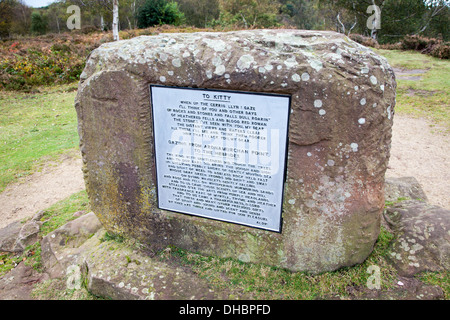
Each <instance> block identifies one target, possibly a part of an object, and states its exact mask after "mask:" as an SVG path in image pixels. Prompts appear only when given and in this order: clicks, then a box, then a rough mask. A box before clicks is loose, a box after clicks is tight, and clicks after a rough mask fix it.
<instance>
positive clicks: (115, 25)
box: [112, 0, 120, 41]
mask: <svg viewBox="0 0 450 320" xmlns="http://www.w3.org/2000/svg"><path fill="white" fill-rule="evenodd" d="M112 29H113V39H114V41H119V40H120V39H119V0H113V24H112Z"/></svg>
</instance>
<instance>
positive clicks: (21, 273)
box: [0, 262, 48, 300]
mask: <svg viewBox="0 0 450 320" xmlns="http://www.w3.org/2000/svg"><path fill="white" fill-rule="evenodd" d="M47 279H48V275H47V274H45V273H44V274H39V273H37V272H36V271H35V270H33V268H32V267H30V266H27V265H25V263H23V262H21V263H19V264H18V265H17V267H15V268H14V269H12V270H11V271H9V272H8V273H7V274H5V275H3V277H0V300H32V297H31V290H32V289H33V284H35V283H38V282H41V281H45V280H47Z"/></svg>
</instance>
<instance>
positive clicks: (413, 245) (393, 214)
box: [384, 200, 450, 277]
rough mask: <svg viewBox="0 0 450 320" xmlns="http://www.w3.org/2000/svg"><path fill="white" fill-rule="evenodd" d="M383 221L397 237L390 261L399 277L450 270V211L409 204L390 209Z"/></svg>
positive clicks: (422, 204)
mask: <svg viewBox="0 0 450 320" xmlns="http://www.w3.org/2000/svg"><path fill="white" fill-rule="evenodd" d="M384 218H385V220H386V221H387V223H388V224H389V227H390V228H391V230H392V232H393V233H394V236H395V237H394V239H393V240H392V242H391V245H390V248H389V252H388V254H387V257H388V260H389V261H390V262H391V263H392V264H393V266H394V267H395V268H396V269H397V270H398V272H399V274H400V275H402V276H406V277H411V276H413V275H415V274H416V273H419V272H421V271H443V270H450V210H447V209H444V208H441V207H438V206H433V205H430V204H427V203H424V202H421V201H418V200H406V201H402V202H400V203H398V204H396V205H394V206H392V207H389V208H387V209H386V211H385V213H384Z"/></svg>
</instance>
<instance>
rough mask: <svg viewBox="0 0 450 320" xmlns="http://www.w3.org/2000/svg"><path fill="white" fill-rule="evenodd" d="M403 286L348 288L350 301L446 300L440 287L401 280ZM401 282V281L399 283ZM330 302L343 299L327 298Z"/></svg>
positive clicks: (412, 279)
mask: <svg viewBox="0 0 450 320" xmlns="http://www.w3.org/2000/svg"><path fill="white" fill-rule="evenodd" d="M400 280H401V283H402V285H397V286H396V287H395V288H391V289H378V290H377V289H369V288H367V287H365V286H363V287H350V288H347V290H346V291H347V293H348V297H345V299H350V300H444V299H445V295H444V292H443V291H442V289H441V288H440V287H439V286H435V285H429V284H425V283H423V282H421V281H420V280H418V279H415V278H400ZM399 282H400V281H399ZM327 299H329V300H339V299H342V298H341V297H339V296H335V297H327Z"/></svg>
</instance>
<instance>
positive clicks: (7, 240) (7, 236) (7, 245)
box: [0, 221, 22, 252]
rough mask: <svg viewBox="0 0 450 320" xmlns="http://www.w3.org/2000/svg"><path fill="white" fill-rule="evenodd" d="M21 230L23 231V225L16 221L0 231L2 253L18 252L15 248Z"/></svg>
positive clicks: (0, 249)
mask: <svg viewBox="0 0 450 320" xmlns="http://www.w3.org/2000/svg"><path fill="white" fill-rule="evenodd" d="M20 229H22V223H21V222H20V221H15V222H12V223H10V224H9V225H7V226H6V227H4V228H2V229H0V251H4V252H18V251H20V250H17V248H16V247H15V244H16V240H17V237H18V235H19V232H20Z"/></svg>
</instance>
